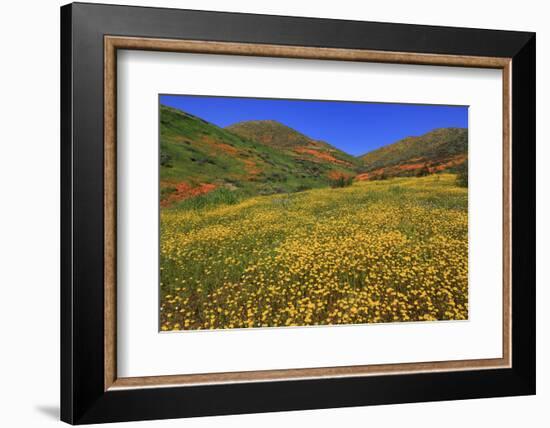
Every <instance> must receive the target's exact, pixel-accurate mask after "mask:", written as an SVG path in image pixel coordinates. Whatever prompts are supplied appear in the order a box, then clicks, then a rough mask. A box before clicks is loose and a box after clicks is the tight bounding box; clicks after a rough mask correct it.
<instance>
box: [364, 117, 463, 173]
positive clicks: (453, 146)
mask: <svg viewBox="0 0 550 428" xmlns="http://www.w3.org/2000/svg"><path fill="white" fill-rule="evenodd" d="M467 155H468V130H467V129H465V128H440V129H435V130H433V131H431V132H428V133H427V134H424V135H422V136H419V137H407V138H405V139H403V140H400V141H397V142H396V143H393V144H389V145H387V146H384V147H381V148H379V149H377V150H374V151H372V152H369V153H367V154H365V155H363V156H361V157H360V159H361V160H362V161H363V164H364V168H365V171H366V174H363V176H367V177H369V178H373V177H376V176H377V175H378V176H379V175H381V174H384V175H386V176H399V175H415V174H418V173H419V172H421V171H422V170H424V169H426V171H427V170H429V172H437V171H442V170H448V169H451V170H452V169H453V168H454V167H456V166H457V165H460V164H462V163H463V162H464V161H465V160H466V158H467ZM427 172H428V171H427Z"/></svg>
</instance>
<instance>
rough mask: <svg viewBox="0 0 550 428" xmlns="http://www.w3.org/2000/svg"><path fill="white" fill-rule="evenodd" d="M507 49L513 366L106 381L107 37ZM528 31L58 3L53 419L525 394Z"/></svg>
mask: <svg viewBox="0 0 550 428" xmlns="http://www.w3.org/2000/svg"><path fill="white" fill-rule="evenodd" d="M105 35H118V36H136V37H152V38H167V39H187V40H207V41H227V42H241V43H262V44H272V45H292V46H314V47H330V48H350V49H368V50H374V51H397V52H414V53H427V54H447V55H470V56H491V57H508V58H512V105H511V108H512V141H513V144H512V170H513V174H512V243H513V247H512V367H511V368H506V369H495V370H467V371H453V372H438V373H436V372H432V373H415V374H398V375H391V376H383V375H380V376H368V377H350V378H329V379H309V380H293V381H269V382H254V383H235V384H220V385H208V386H204V385H203V386H185V387H165V388H142V389H129V390H115V391H109V390H108V391H105V390H104V317H103V310H104V295H103V279H104V278H103V275H104V254H103V250H104V246H103V244H104V243H103V239H104V238H103V236H104V233H103V232H104V222H103V219H104V182H103V177H104V175H103V168H104V151H103V136H104V128H103V123H104V122H103V121H104V115H103V113H104V104H103V102H104V99H103V88H104V87H103V84H104V81H103V78H104V74H103V72H104V65H103V60H104V44H103V43H104V36H105ZM535 43H536V42H535V34H534V33H528V32H513V31H494V30H482V29H466V28H448V27H435V26H421V25H408V24H389V23H375V22H357V21H343V20H330V19H312V18H297V17H285V16H267V15H251V14H237V13H222V12H206V11H192V10H177V9H161V8H145V7H128V6H112V5H100V4H86V3H73V4H69V5H66V6H63V7H62V8H61V419H62V420H63V421H65V422H68V423H71V424H87V423H99V422H118V421H136V420H145V419H165V418H179V417H191V416H205V415H224V414H238V413H257V412H270V411H283V410H301V409H317V408H329V407H347V406H365V405H374V404H391V403H406V402H419V401H439V400H459V399H470V398H483V397H500V396H516V395H530V394H534V393H535V334H536V330H535V125H536V123H535V98H536V91H535Z"/></svg>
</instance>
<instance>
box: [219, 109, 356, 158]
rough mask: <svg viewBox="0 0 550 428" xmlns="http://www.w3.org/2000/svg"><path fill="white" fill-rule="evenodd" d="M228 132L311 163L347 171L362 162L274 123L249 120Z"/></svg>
mask: <svg viewBox="0 0 550 428" xmlns="http://www.w3.org/2000/svg"><path fill="white" fill-rule="evenodd" d="M225 129H227V130H228V131H231V132H232V133H234V134H236V135H238V136H240V137H242V138H244V139H247V140H250V141H256V142H258V143H262V144H264V145H267V146H270V147H273V148H276V149H278V150H286V151H288V152H290V153H291V154H293V155H296V154H298V155H300V156H301V157H303V158H305V159H310V160H313V161H324V162H331V163H334V164H339V165H342V166H346V167H349V168H353V167H357V166H359V165H360V164H361V161H360V160H358V159H357V158H356V157H354V156H351V155H348V154H347V153H344V152H343V151H341V150H339V149H337V148H336V147H333V146H331V145H330V144H328V143H326V142H324V141H319V140H314V139H312V138H309V137H307V136H306V135H304V134H302V133H300V132H298V131H296V130H295V129H292V128H290V127H288V126H286V125H283V124H282V123H280V122H277V121H275V120H252V121H247V122H239V123H236V124H234V125H231V126H228V127H227V128H225Z"/></svg>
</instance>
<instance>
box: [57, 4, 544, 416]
mask: <svg viewBox="0 0 550 428" xmlns="http://www.w3.org/2000/svg"><path fill="white" fill-rule="evenodd" d="M61 56H62V58H61V83H62V84H61V105H62V111H61V129H62V136H61V157H62V159H61V165H62V171H61V177H62V178H61V195H62V206H61V213H62V219H61V222H62V234H61V244H62V245H61V246H62V258H61V259H62V264H61V273H62V282H61V339H62V342H61V358H62V360H61V368H62V370H61V390H62V395H61V418H62V420H63V421H66V422H68V423H71V424H86V423H99V422H118V421H130V420H145V419H163V418H178V417H190V416H201V415H223V414H232V413H233V414H235V413H250V412H269V411H282V410H298V409H315V408H327V407H344V406H363V405H373V404H389V403H406V402H416V401H435V400H454V399H465V398H481V397H497V396H512V395H527V394H534V393H535V257H534V255H535V35H534V34H533V33H526V32H511V31H495V30H481V29H466V28H447V27H434V26H418V25H407V24H390V23H372V22H354V21H338V20H327V19H312V18H295V17H282V16H265V15H249V14H233V13H220V12H205V11H191V10H175V9H156V8H140V7H128V6H112V5H111V6H109V5H93V4H78V3H76V4H70V5H67V6H64V7H62V8H61Z"/></svg>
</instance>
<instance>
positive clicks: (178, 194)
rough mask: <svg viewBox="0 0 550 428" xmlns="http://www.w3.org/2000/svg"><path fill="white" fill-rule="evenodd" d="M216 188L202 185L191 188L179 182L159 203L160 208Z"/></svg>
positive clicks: (207, 184) (211, 185)
mask: <svg viewBox="0 0 550 428" xmlns="http://www.w3.org/2000/svg"><path fill="white" fill-rule="evenodd" d="M215 188H216V185H215V184H209V183H203V184H200V185H198V186H195V187H193V186H192V185H190V184H189V183H186V182H185V181H182V182H179V183H177V184H176V185H175V189H176V190H175V191H174V192H172V193H170V194H169V195H168V196H167V197H166V198H165V199H163V200H162V201H161V202H160V206H161V207H164V208H165V207H169V206H170V205H172V204H174V203H176V202H179V201H183V200H184V199H189V198H193V197H195V196H200V195H204V194H205V193H209V192H211V191H212V190H214V189H215Z"/></svg>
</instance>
